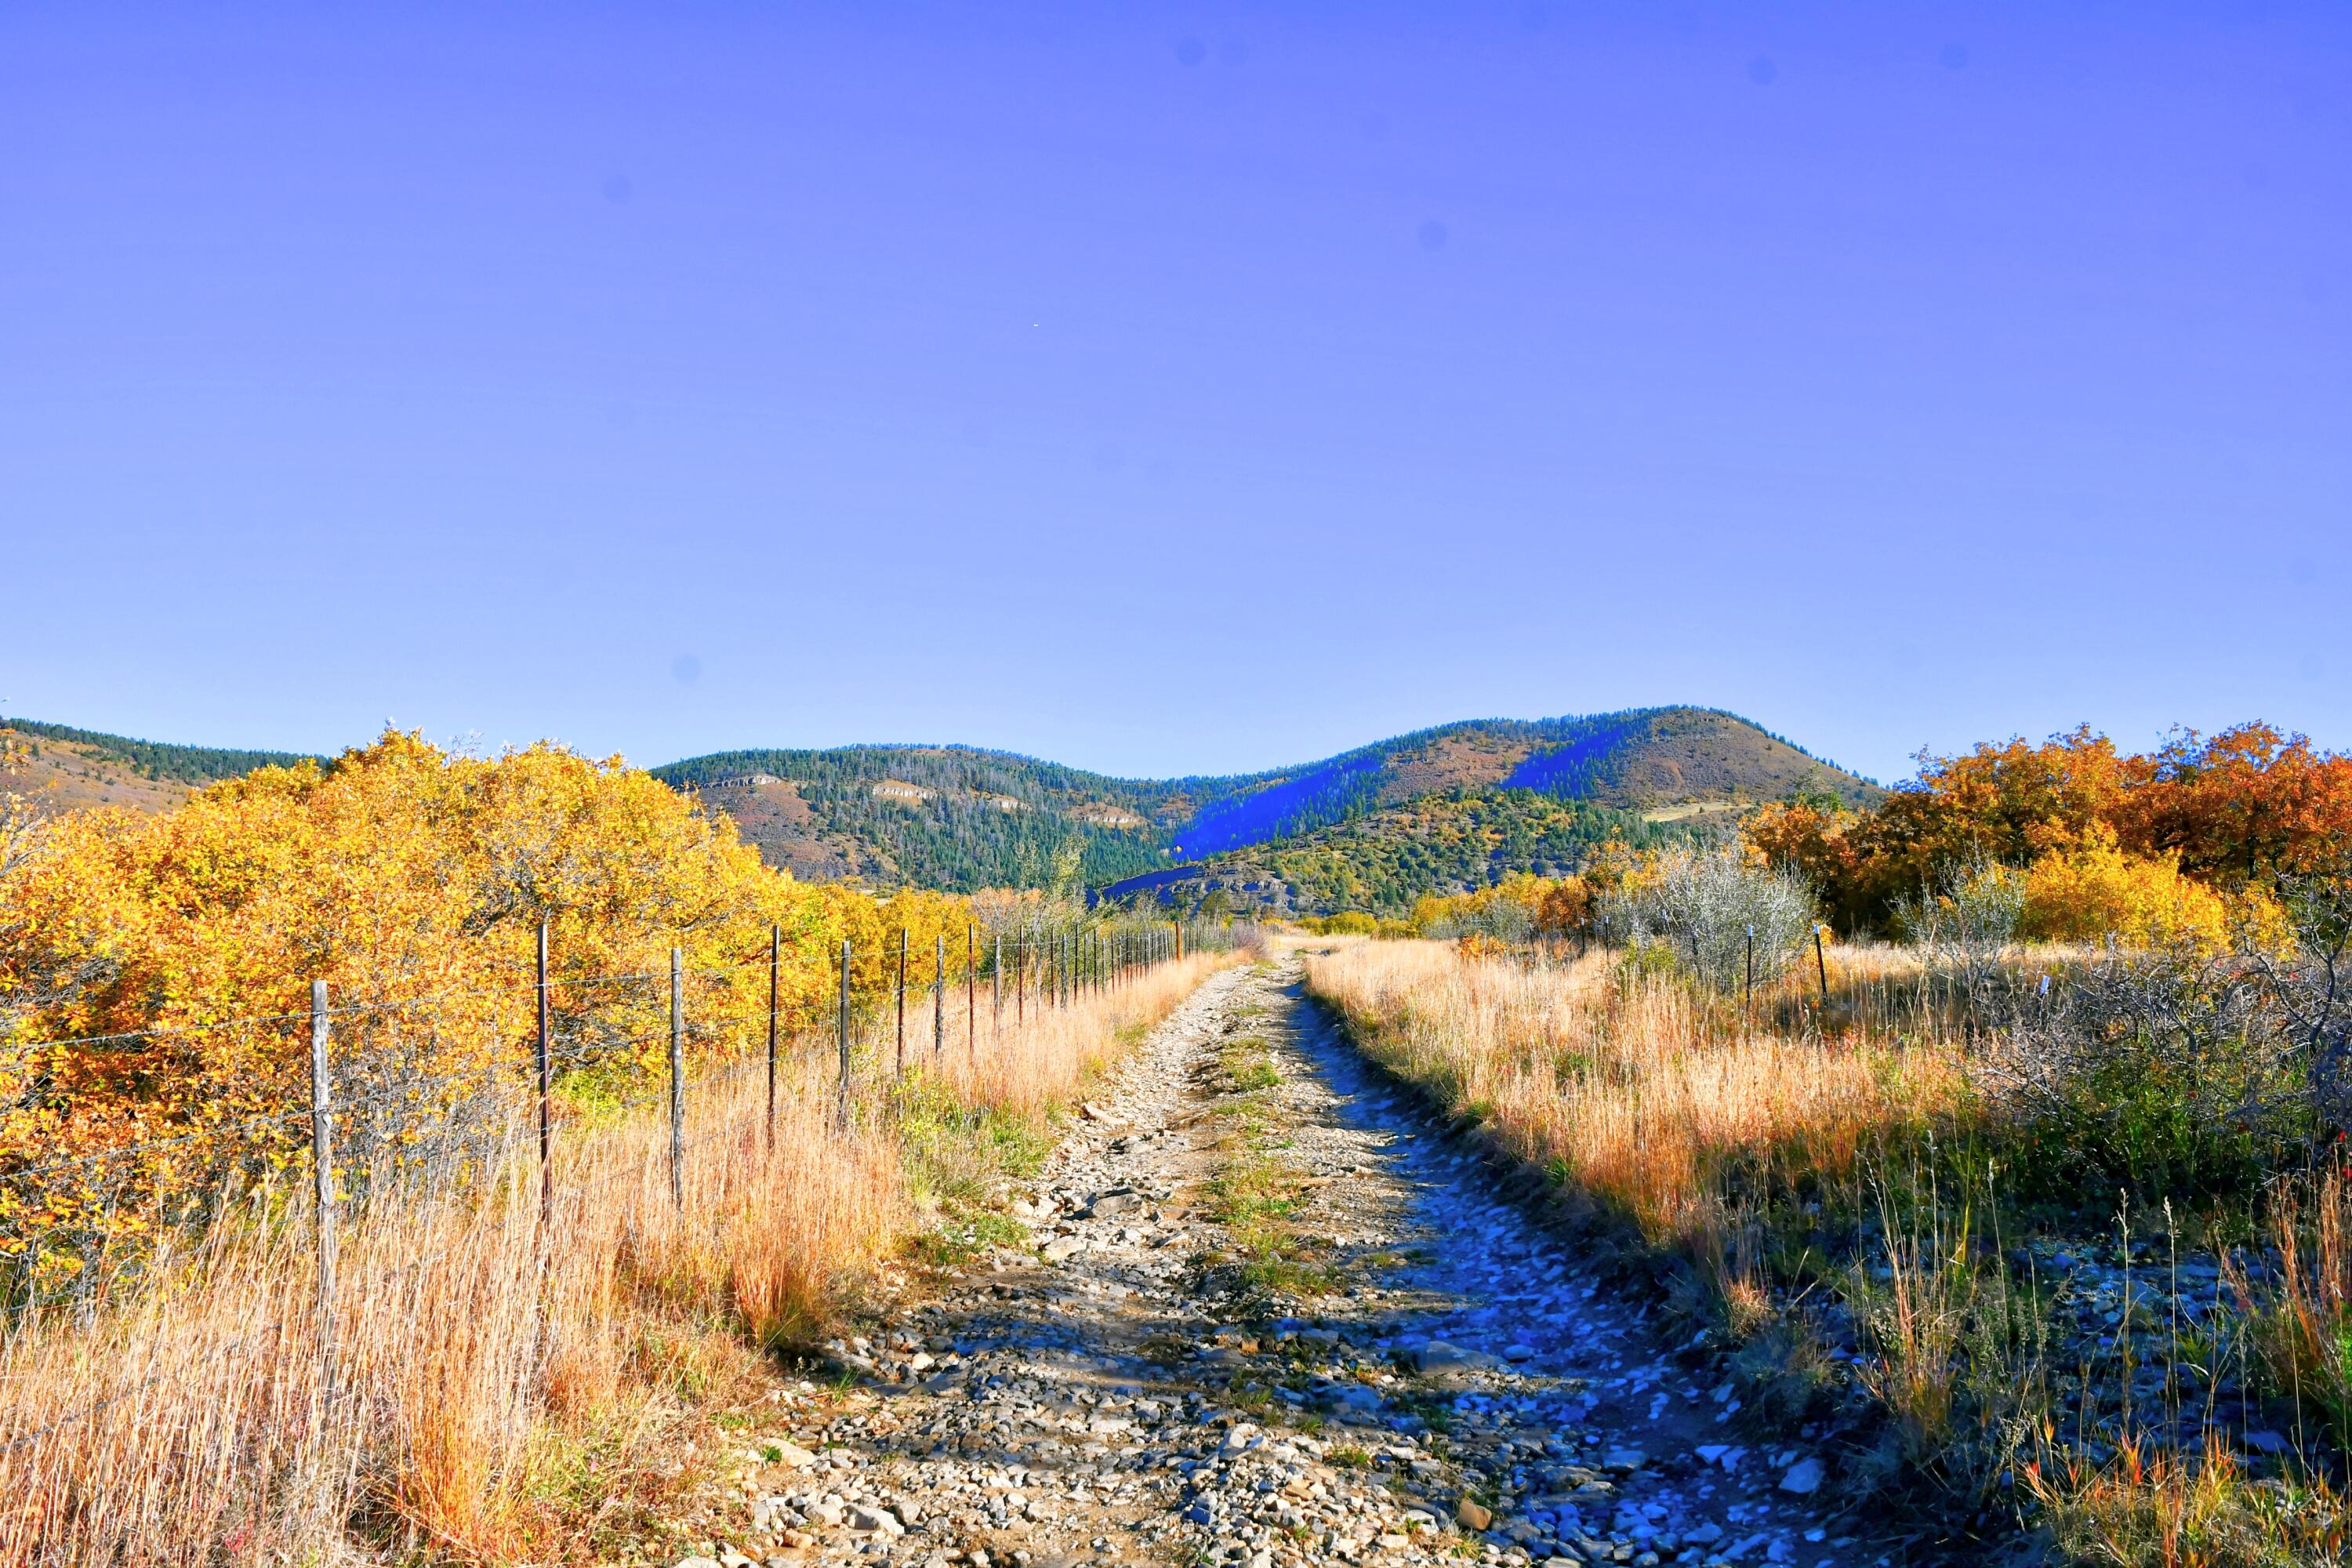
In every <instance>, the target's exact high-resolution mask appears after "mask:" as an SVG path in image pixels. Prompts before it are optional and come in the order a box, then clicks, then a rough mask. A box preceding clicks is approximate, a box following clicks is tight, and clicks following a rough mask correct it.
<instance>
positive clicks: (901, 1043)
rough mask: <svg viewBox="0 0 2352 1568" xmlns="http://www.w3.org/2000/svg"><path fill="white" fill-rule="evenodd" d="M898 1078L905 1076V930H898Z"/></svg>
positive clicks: (901, 927) (904, 928)
mask: <svg viewBox="0 0 2352 1568" xmlns="http://www.w3.org/2000/svg"><path fill="white" fill-rule="evenodd" d="M898 1076H899V1077H900V1078H904V1077H906V1076H907V928H906V927H905V926H900V927H899V928H898Z"/></svg>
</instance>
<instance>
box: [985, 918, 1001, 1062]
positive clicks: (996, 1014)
mask: <svg viewBox="0 0 2352 1568" xmlns="http://www.w3.org/2000/svg"><path fill="white" fill-rule="evenodd" d="M988 1032H989V1037H990V1038H991V1039H994V1038H995V1037H998V1036H1000V1035H1002V1034H1003V1033H1004V933H1003V931H998V932H997V933H996V961H995V962H994V963H991V964H990V965H989V966H988Z"/></svg>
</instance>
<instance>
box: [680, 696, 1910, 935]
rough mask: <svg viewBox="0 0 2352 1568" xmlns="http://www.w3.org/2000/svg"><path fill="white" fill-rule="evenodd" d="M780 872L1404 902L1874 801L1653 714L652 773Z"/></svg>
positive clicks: (1751, 733)
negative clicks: (1301, 755) (1185, 758)
mask: <svg viewBox="0 0 2352 1568" xmlns="http://www.w3.org/2000/svg"><path fill="white" fill-rule="evenodd" d="M654 772H655V774H656V776H657V777H659V778H662V779H664V780H666V781H667V782H668V783H670V784H673V785H676V786H677V787H679V788H688V789H694V790H698V791H699V792H700V793H701V794H702V795H703V796H704V798H705V799H706V800H708V801H709V803H710V804H711V805H715V806H718V807H719V808H720V809H722V810H724V811H726V812H727V813H728V814H729V815H730V816H732V817H733V818H734V819H735V822H736V824H737V826H739V827H740V829H741V830H742V832H743V835H744V837H746V838H747V839H749V840H750V841H751V842H752V843H754V844H756V845H758V846H759V847H760V849H761V853H762V854H763V855H765V856H766V857H767V858H768V859H769V860H770V861H771V862H772V863H773V864H777V865H781V866H785V867H789V868H792V869H793V871H794V872H795V873H797V874H799V875H802V876H806V877H820V878H831V877H853V878H859V879H867V880H872V881H876V882H881V883H894V882H910V883H917V884H921V885H925V886H935V887H942V888H950V889H973V888H981V887H989V886H1007V885H1010V886H1027V887H1035V886H1043V885H1046V884H1049V883H1051V882H1053V881H1055V879H1057V877H1058V878H1061V879H1076V880H1081V881H1083V882H1084V883H1085V884H1086V885H1087V886H1088V887H1093V888H1105V889H1108V892H1109V893H1110V895H1111V896H1113V897H1117V898H1133V897H1137V896H1139V895H1145V894H1149V895H1152V896H1156V897H1162V898H1165V899H1168V900H1174V901H1185V902H1196V901H1198V900H1201V899H1202V898H1204V897H1208V896H1210V895H1212V894H1213V893H1216V892H1218V891H1223V892H1224V893H1225V894H1226V895H1227V901H1229V902H1239V903H1249V904H1255V905H1261V906H1265V907H1268V908H1272V909H1276V910H1332V909H1344V908H1382V909H1386V908H1391V907H1397V908H1402V907H1403V906H1406V905H1409V904H1411V903H1412V900H1414V899H1416V898H1418V897H1420V896H1422V895H1423V894H1424V893H1430V892H1454V891H1458V890H1461V889H1465V888H1475V887H1482V886H1486V885H1488V884H1489V883H1491V882H1492V881H1493V880H1494V879H1496V878H1498V877H1500V876H1503V875H1506V874H1507V873H1509V872H1512V871H1537V872H1539V873H1540V872H1548V871H1555V870H1566V869H1570V868H1573V867H1574V866H1576V865H1578V864H1580V863H1581V861H1582V858H1583V857H1584V854H1585V852H1586V851H1587V849H1588V848H1589V847H1591V845H1593V844H1596V843H1601V842H1603V841H1605V840H1607V839H1610V838H1612V837H1613V838H1618V839H1622V840H1624V841H1625V842H1628V843H1632V844H1636V845H1639V844H1646V843H1649V842H1652V841H1654V840H1656V839H1659V838H1661V837H1675V836H1679V835H1681V834H1683V833H1685V832H1686V831H1687V829H1685V828H1680V827H1676V826H1672V825H1673V824H1675V823H1677V822H1683V821H1687V820H1688V819H1691V818H1693V817H1697V816H1706V815H1709V814H1711V813H1715V812H1719V811H1736V810H1738V809H1740V808H1743V807H1746V806H1750V805H1758V804H1760V803H1763V802H1767V801H1776V800H1787V799H1797V798H1805V799H1812V800H1815V801H1817V802H1819V803H1821V804H1822V805H1844V806H1860V805H1868V804H1870V803H1871V802H1873V801H1874V800H1876V799H1877V798H1878V797H1879V796H1880V795H1881V794H1882V793H1883V792H1881V791H1880V790H1879V789H1878V788H1877V786H1875V785H1874V784H1871V783H1870V782H1869V781H1867V780H1864V779H1861V778H1858V777H1856V776H1855V775H1853V774H1852V773H1846V772H1844V771H1843V770H1842V769H1839V768H1837V767H1835V766H1834V765H1832V764H1831V763H1825V762H1822V761H1820V760H1818V759H1816V758H1814V757H1812V756H1811V755H1809V754H1807V753H1806V752H1803V751H1801V750H1800V749H1799V748H1797V747H1795V746H1793V745H1791V744H1790V743H1789V742H1786V741H1783V740H1781V739H1780V737H1778V736H1775V735H1773V734H1771V733H1769V731H1765V730H1762V729H1760V728H1759V727H1758V726H1756V725H1754V724H1752V723H1749V722H1748V721H1747V720H1744V719H1740V718H1738V717H1736V716H1734V715H1731V714H1727V713H1722V712H1718V711H1716V710H1711V709H1699V708H1655V709H1638V710H1628V711H1625V712H1620V713H1608V714H1599V715H1592V716H1587V717H1580V718H1563V719H1546V720H1536V721H1522V720H1508V719H1482V720H1470V721H1464V722H1460V723H1454V724H1447V725H1443V726H1440V727H1438V728H1436V729H1432V730H1423V731H1414V732H1413V733H1411V734H1406V735H1399V736H1395V737H1392V738H1391V739H1388V740H1385V741H1379V742H1374V743H1372V744H1370V745H1368V746H1363V747H1360V748H1358V749H1357V750H1355V751H1351V752H1343V753H1341V754H1340V755H1339V756H1336V757H1330V758H1327V759H1325V760H1323V761H1321V762H1317V763H1306V764H1303V765H1300V766H1297V767H1293V768H1284V769H1277V770H1274V771H1271V772H1268V773H1255V774H1241V775H1227V776H1222V777H1201V776H1195V777H1189V778H1178V779H1120V778H1111V777H1108V776H1106V775H1104V774H1100V773H1087V772H1084V771H1082V770H1079V769H1076V768H1066V767H1062V766H1058V765H1056V764H1055V763H1042V762H1037V761H1034V760H1033V759H1030V758H1026V757H1020V756H1014V755H1012V754H1010V753H1006V752H983V751H978V750H974V749H971V748H966V747H955V746H852V747H843V748H839V749H836V750H832V751H786V750H767V751H740V752H719V753H716V754H714V755H711V756H707V757H697V758H693V759H690V760H688V761H687V762H682V763H671V764H669V765H668V766H667V767H662V768H656V769H655V770H654Z"/></svg>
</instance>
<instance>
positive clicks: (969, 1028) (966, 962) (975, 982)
mask: <svg viewBox="0 0 2352 1568" xmlns="http://www.w3.org/2000/svg"><path fill="white" fill-rule="evenodd" d="M975 934H976V933H975V932H974V931H972V929H971V921H965V922H964V927H963V1045H964V1054H965V1055H967V1056H969V1055H971V1053H972V1052H974V1051H976V1050H978V1049H979V1048H980V969H979V967H978V961H977V960H975V959H974V958H973V956H972V941H973V938H974V936H975Z"/></svg>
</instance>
